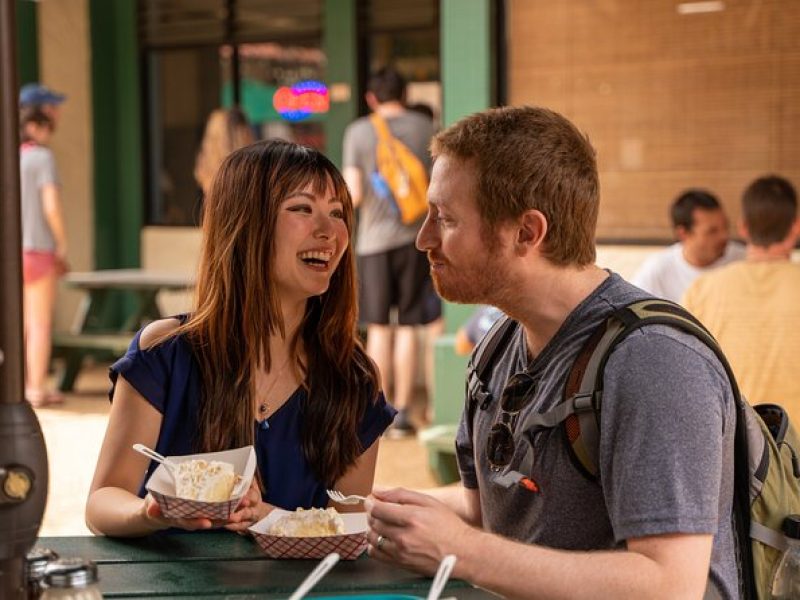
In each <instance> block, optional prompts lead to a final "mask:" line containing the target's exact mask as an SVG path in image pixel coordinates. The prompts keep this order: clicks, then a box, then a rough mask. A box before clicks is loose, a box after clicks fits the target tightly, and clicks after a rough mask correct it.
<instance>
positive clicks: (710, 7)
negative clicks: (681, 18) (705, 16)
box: [675, 0, 725, 15]
mask: <svg viewBox="0 0 800 600" xmlns="http://www.w3.org/2000/svg"><path fill="white" fill-rule="evenodd" d="M675 9H676V10H677V11H678V14H680V15H699V14H702V13H712V12H720V11H723V10H725V3H724V2H722V0H709V1H708V2H681V3H680V4H678V6H676V7H675Z"/></svg>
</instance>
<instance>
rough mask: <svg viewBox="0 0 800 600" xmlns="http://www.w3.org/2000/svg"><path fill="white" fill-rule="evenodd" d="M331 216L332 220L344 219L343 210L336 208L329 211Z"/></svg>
mask: <svg viewBox="0 0 800 600" xmlns="http://www.w3.org/2000/svg"><path fill="white" fill-rule="evenodd" d="M331 216H332V217H333V218H334V219H344V210H342V209H341V208H337V209H334V210H332V211H331Z"/></svg>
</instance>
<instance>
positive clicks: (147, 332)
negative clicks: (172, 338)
mask: <svg viewBox="0 0 800 600" xmlns="http://www.w3.org/2000/svg"><path fill="white" fill-rule="evenodd" d="M180 326H181V322H180V320H179V319H174V318H169V319H159V320H158V321H153V322H152V323H150V324H149V325H147V326H146V327H145V328H144V329H143V330H142V335H141V336H139V347H140V348H141V349H142V350H147V349H149V348H150V347H151V346H153V344H155V343H156V342H157V341H158V340H161V339H163V338H164V337H167V336H169V335H170V334H172V333H174V332H175V331H176V330H177V329H178V327H180Z"/></svg>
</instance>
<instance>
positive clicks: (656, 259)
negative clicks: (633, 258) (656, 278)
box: [642, 243, 682, 271]
mask: <svg viewBox="0 0 800 600" xmlns="http://www.w3.org/2000/svg"><path fill="white" fill-rule="evenodd" d="M681 259H682V254H681V245H680V244H679V243H675V244H671V245H669V246H667V247H666V248H662V249H661V250H657V251H656V252H654V253H653V254H651V255H650V256H648V257H647V258H646V259H645V261H644V262H643V263H642V268H646V267H649V268H650V269H652V270H656V271H663V270H669V269H674V268H676V267H677V266H679V265H680V263H681Z"/></svg>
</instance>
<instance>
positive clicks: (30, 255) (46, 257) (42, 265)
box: [22, 250, 58, 283]
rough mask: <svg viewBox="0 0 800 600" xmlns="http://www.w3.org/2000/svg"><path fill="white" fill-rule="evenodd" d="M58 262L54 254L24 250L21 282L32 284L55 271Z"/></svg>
mask: <svg viewBox="0 0 800 600" xmlns="http://www.w3.org/2000/svg"><path fill="white" fill-rule="evenodd" d="M57 263H58V260H57V259H56V254H55V252H38V251H36V250H25V251H24V252H23V253H22V281H23V282H24V283H33V282H35V281H38V280H39V279H41V278H42V277H45V276H47V275H49V274H50V273H53V272H54V271H55V270H56V265H57Z"/></svg>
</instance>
